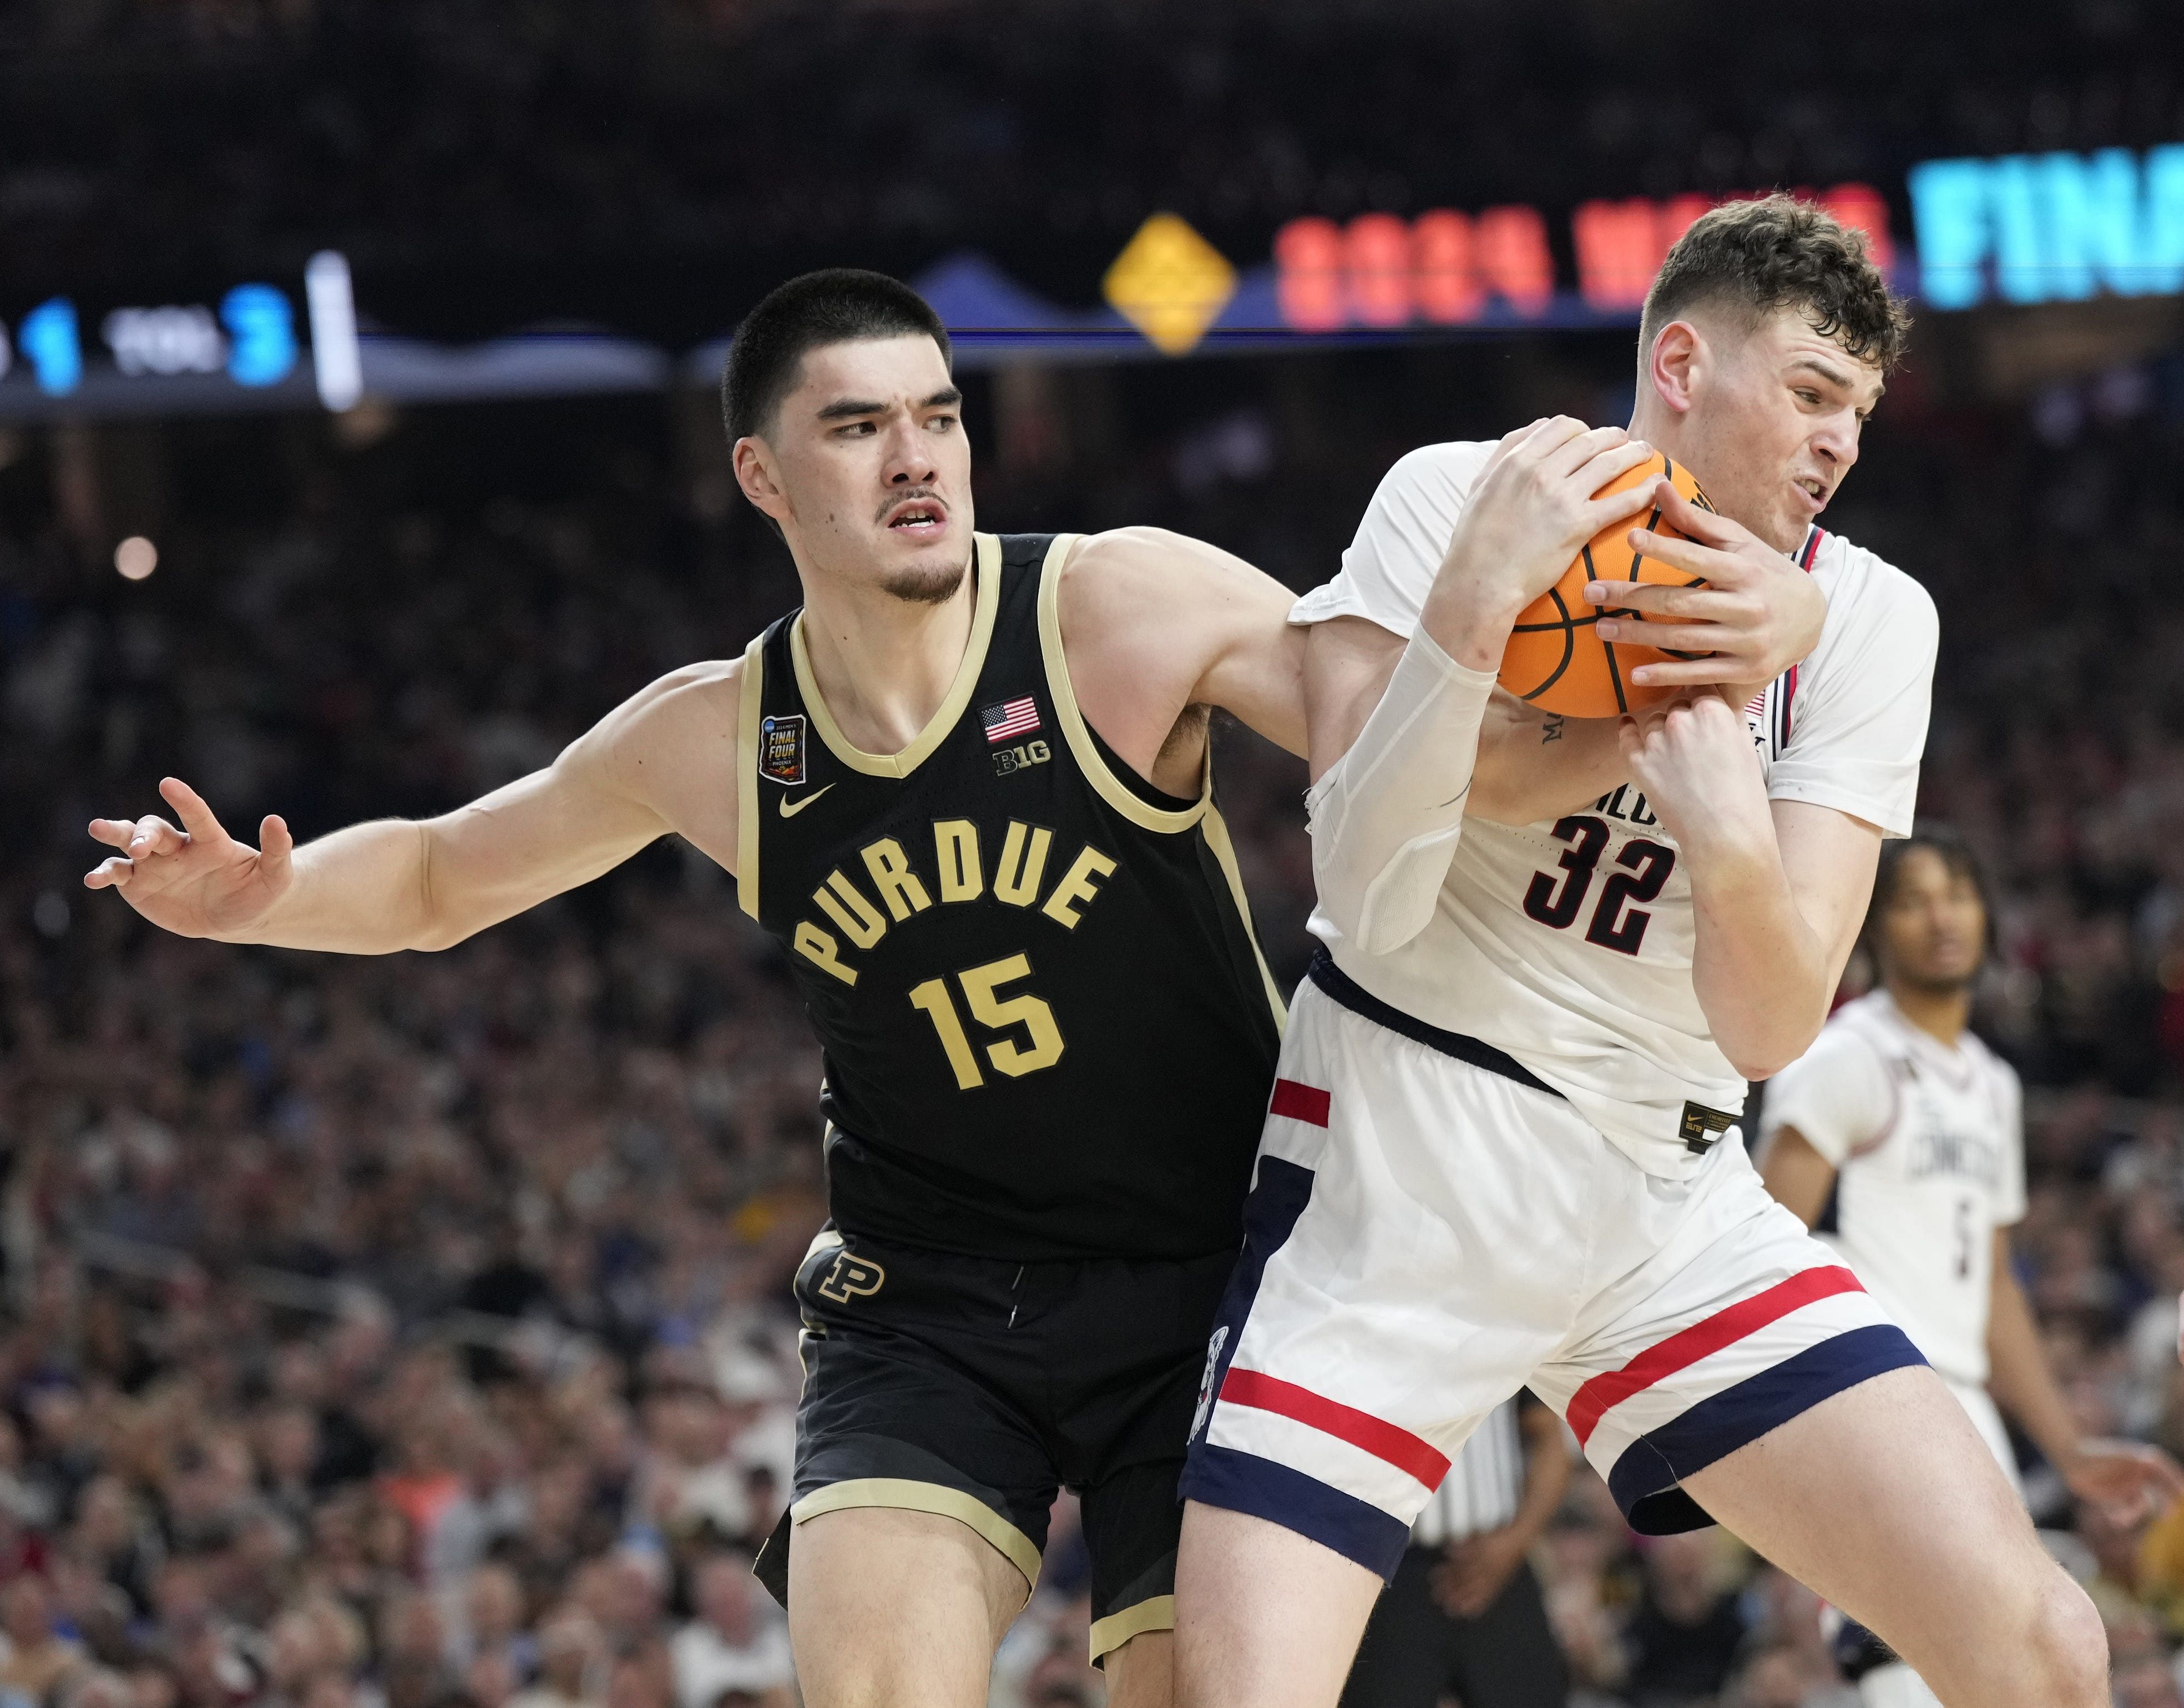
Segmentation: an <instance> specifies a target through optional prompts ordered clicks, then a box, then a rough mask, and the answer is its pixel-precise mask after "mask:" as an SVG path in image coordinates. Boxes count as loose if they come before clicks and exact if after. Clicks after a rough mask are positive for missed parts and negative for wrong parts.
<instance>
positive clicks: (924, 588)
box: [880, 558, 971, 605]
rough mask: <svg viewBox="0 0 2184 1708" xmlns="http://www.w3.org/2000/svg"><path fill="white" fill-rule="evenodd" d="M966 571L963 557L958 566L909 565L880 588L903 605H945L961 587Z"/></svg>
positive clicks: (967, 565) (965, 561) (967, 561)
mask: <svg viewBox="0 0 2184 1708" xmlns="http://www.w3.org/2000/svg"><path fill="white" fill-rule="evenodd" d="M970 567H971V561H970V559H968V558H965V559H964V560H963V561H961V562H960V563H950V564H918V565H913V566H912V567H910V568H908V569H901V570H897V571H896V572H894V574H893V575H891V576H889V578H887V579H886V580H885V581H884V582H883V583H880V585H881V587H882V589H883V590H884V591H886V592H887V593H888V594H891V595H892V596H893V597H894V598H896V599H899V600H902V601H903V603H904V604H905V605H945V604H946V603H947V602H948V601H949V600H951V599H953V598H954V597H955V596H956V589H957V588H959V587H961V586H962V584H963V577H964V576H965V574H966V573H967V572H969V570H970Z"/></svg>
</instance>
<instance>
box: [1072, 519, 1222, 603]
mask: <svg viewBox="0 0 2184 1708" xmlns="http://www.w3.org/2000/svg"><path fill="white" fill-rule="evenodd" d="M1060 573H1061V591H1062V594H1063V596H1064V597H1065V598H1070V597H1074V596H1076V595H1078V594H1083V593H1086V592H1094V591H1106V590H1108V589H1114V590H1117V591H1135V590H1140V589H1150V588H1153V587H1154V586H1155V585H1156V584H1157V586H1158V587H1159V588H1162V589H1174V588H1176V587H1177V586H1178V578H1180V584H1181V585H1183V586H1185V587H1188V586H1190V585H1191V584H1193V583H1197V582H1206V583H1223V582H1228V581H1231V580H1234V579H1238V578H1247V579H1256V578H1257V575H1258V572H1257V571H1256V570H1255V569H1253V568H1252V567H1251V565H1249V564H1247V563H1245V561H1243V560H1242V559H1241V558H1239V557H1236V556H1234V555H1232V554H1230V553H1229V552H1225V551H1223V550H1221V548H1220V547H1219V546H1217V545H1209V544H1206V541H1204V540H1202V539H1193V538H1192V537H1191V536H1190V535H1189V534H1187V533H1176V532H1175V531H1174V530H1173V528H1166V527H1146V526H1133V527H1111V528H1106V529H1104V530H1103V531H1101V532H1100V533H1088V534H1086V535H1085V536H1084V538H1083V539H1080V540H1078V542H1077V544H1075V546H1074V547H1073V548H1072V549H1071V550H1070V553H1069V555H1068V556H1067V558H1065V559H1063V560H1062V563H1061V570H1060Z"/></svg>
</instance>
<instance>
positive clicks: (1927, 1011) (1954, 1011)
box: [1887, 981, 1972, 1050]
mask: <svg viewBox="0 0 2184 1708" xmlns="http://www.w3.org/2000/svg"><path fill="white" fill-rule="evenodd" d="M1887 989H1888V996H1889V1000H1890V1001H1891V1002H1894V1003H1895V1004H1896V1009H1897V1013H1900V1014H1902V1015H1903V1018H1904V1019H1907V1020H1908V1021H1909V1022H1910V1023H1911V1024H1913V1025H1914V1026H1916V1027H1917V1028H1918V1029H1919V1030H1920V1031H1922V1032H1924V1033H1925V1034H1926V1035H1927V1036H1929V1037H1931V1038H1934V1039H1936V1040H1938V1041H1940V1042H1942V1043H1943V1044H1945V1045H1947V1047H1949V1048H1950V1049H1952V1050H1953V1049H1955V1048H1956V1047H1957V1046H1958V1044H1959V1043H1961V1042H1963V1041H1964V1028H1965V1027H1967V1026H1969V1025H1970V1024H1971V1019H1972V993H1971V987H1970V985H1949V986H1946V987H1943V988H1941V989H1936V988H1933V987H1931V986H1927V985H1908V984H1903V983H1899V982H1896V981H1891V982H1890V984H1889V985H1888V987H1887Z"/></svg>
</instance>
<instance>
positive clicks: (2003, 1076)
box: [1959, 1031, 2024, 1094]
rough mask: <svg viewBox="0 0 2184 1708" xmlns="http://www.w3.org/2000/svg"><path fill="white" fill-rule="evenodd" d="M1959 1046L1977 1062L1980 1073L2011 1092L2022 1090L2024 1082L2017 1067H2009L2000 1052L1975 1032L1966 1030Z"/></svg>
mask: <svg viewBox="0 0 2184 1708" xmlns="http://www.w3.org/2000/svg"><path fill="white" fill-rule="evenodd" d="M1959 1047H1960V1048H1961V1049H1962V1050H1963V1051H1964V1054H1965V1055H1967V1056H1969V1057H1970V1058H1971V1059H1972V1060H1973V1061H1974V1062H1975V1063H1977V1064H1978V1066H1979V1069H1980V1071H1981V1073H1983V1074H1986V1075H1987V1076H1988V1077H1989V1078H1991V1079H1992V1080H1995V1081H1997V1083H1998V1084H2000V1085H2002V1086H2003V1087H2004V1088H2006V1089H2007V1090H2009V1091H2010V1092H2012V1093H2013V1094H2016V1093H2020V1092H2021V1091H2023V1089H2024V1083H2023V1081H2022V1080H2020V1079H2019V1078H2018V1074H2017V1069H2014V1068H2013V1067H2011V1066H2010V1064H2009V1062H2008V1060H2007V1059H2005V1058H2003V1055H2002V1054H2001V1052H1998V1051H1997V1049H1996V1048H1995V1047H1994V1046H1993V1045H1992V1044H1990V1043H1988V1042H1987V1041H1986V1039H1984V1038H1982V1037H1981V1036H1980V1035H1979V1034H1978V1033H1977V1032H1973V1031H1967V1032H1966V1033H1965V1034H1964V1038H1963V1041H1962V1042H1961V1043H1960V1045H1959Z"/></svg>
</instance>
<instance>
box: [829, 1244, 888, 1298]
mask: <svg viewBox="0 0 2184 1708" xmlns="http://www.w3.org/2000/svg"><path fill="white" fill-rule="evenodd" d="M886 1281H887V1270H884V1269H883V1268H882V1267H881V1266H880V1265H879V1264H876V1263H874V1262H873V1261H872V1259H870V1258H861V1257H859V1256H857V1255H856V1254H855V1253H853V1252H846V1251H844V1252H837V1253H834V1261H833V1263H832V1264H828V1265H827V1273H826V1274H824V1275H822V1276H820V1277H819V1297H820V1298H830V1299H832V1300H833V1301H834V1303H836V1304H847V1303H850V1301H851V1300H852V1299H860V1298H869V1297H871V1296H872V1294H873V1293H876V1292H878V1291H879V1290H880V1288H881V1287H883V1286H884V1285H885V1284H886Z"/></svg>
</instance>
